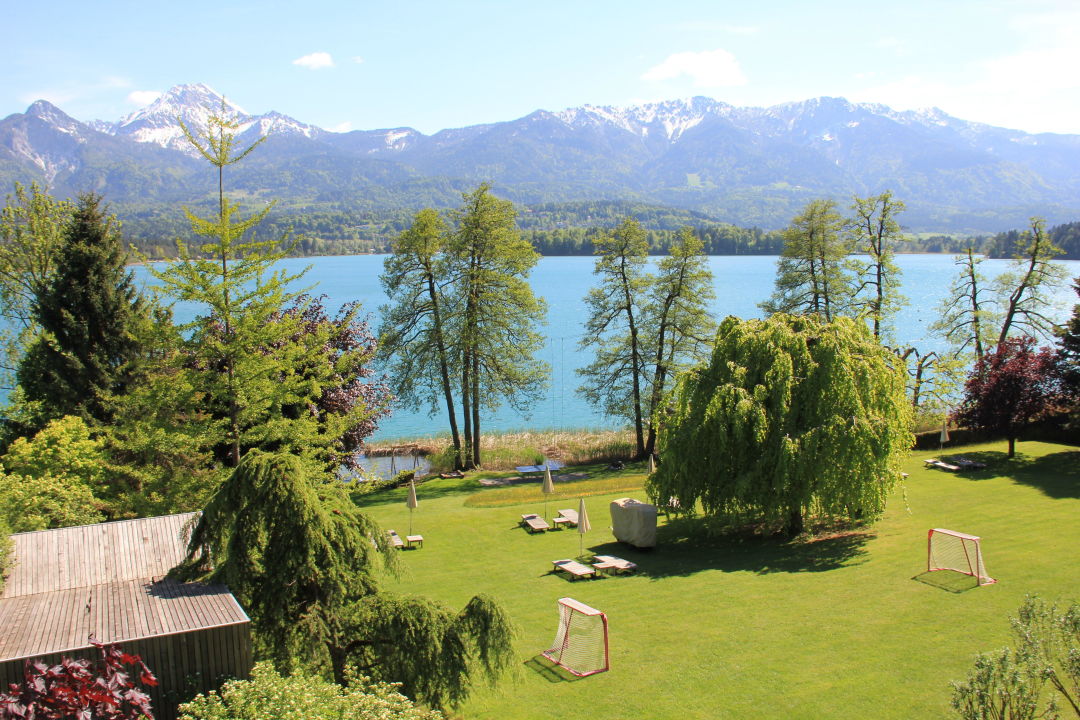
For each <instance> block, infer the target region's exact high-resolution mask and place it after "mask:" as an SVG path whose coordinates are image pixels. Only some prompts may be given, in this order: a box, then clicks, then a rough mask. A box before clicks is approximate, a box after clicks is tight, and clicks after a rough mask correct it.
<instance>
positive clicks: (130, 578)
mask: <svg viewBox="0 0 1080 720" xmlns="http://www.w3.org/2000/svg"><path fill="white" fill-rule="evenodd" d="M194 518H195V513H184V514H180V515H166V516H162V517H152V518H140V519H137V520H122V521H119V522H109V523H99V524H96V525H83V526H80V527H70V528H60V529H58V530H41V531H38V532H28V533H18V534H16V535H12V536H11V539H12V541H13V543H14V548H13V551H14V560H15V564H14V567H12V569H11V571H10V572H9V574H8V577H7V580H6V581H5V584H4V590H3V592H2V593H0V687H4V688H6V687H7V685H8V683H11V682H21V681H22V679H23V666H24V663H25V661H26V660H27V659H30V658H44V659H45V661H46V662H58V661H59V660H60V658H61V657H62V656H65V655H66V656H68V657H85V658H88V659H97V651H96V650H95V649H94V648H93V646H92V645H90V643H89V642H88V640H89V638H90V637H93V638H94V639H95V640H97V641H99V642H106V643H119V644H120V645H121V646H122V647H123V648H124V650H125V651H127V652H130V653H134V654H138V655H141V656H142V659H143V662H145V663H146V665H147V666H148V667H149V668H150V669H151V670H152V671H153V673H154V674H155V675H156V676H157V678H158V682H159V685H158V686H157V687H156V688H147V690H148V692H149V693H150V696H151V699H152V702H153V708H154V716H155V717H156V718H158V720H172V719H173V718H175V717H176V705H177V703H178V702H179V701H183V700H186V699H188V698H190V697H191V696H192V695H194V694H195V693H196V692H206V691H208V690H211V689H216V688H218V687H220V685H221V682H222V681H223V680H224V679H225V678H228V677H247V675H248V673H249V672H250V670H251V665H252V656H251V632H250V624H251V623H250V620H249V619H248V616H247V614H246V613H245V612H244V610H243V609H242V608H241V607H240V605H239V603H237V601H236V599H235V598H234V597H233V596H232V594H231V593H230V592H229V590H228V588H226V587H225V586H224V585H207V584H203V583H180V582H176V581H174V580H169V579H166V578H165V575H166V574H167V573H168V572H169V570H171V569H172V568H173V567H174V566H175V565H177V564H178V563H179V562H180V561H181V560H182V559H183V557H184V554H185V551H186V549H187V538H188V537H189V533H190V527H191V525H192V523H193V521H194Z"/></svg>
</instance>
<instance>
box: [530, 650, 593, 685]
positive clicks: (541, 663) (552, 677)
mask: <svg viewBox="0 0 1080 720" xmlns="http://www.w3.org/2000/svg"><path fill="white" fill-rule="evenodd" d="M525 667H527V668H529V669H530V670H532V671H533V672H534V673H536V674H537V675H539V676H540V677H542V678H544V679H545V680H547V681H548V682H550V683H560V682H577V681H578V680H584V679H585V678H582V677H578V676H577V675H575V674H573V673H572V672H569V671H568V670H566V668H564V667H562V666H561V665H556V664H555V663H553V662H552V661H551V660H550V659H549V658H548V657H547V656H545V655H537V656H536V657H533V658H529V659H528V660H526V661H525Z"/></svg>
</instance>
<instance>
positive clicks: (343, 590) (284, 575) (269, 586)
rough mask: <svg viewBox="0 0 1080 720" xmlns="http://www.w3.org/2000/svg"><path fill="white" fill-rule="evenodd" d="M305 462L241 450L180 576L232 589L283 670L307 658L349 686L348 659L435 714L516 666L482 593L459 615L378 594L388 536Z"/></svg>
mask: <svg viewBox="0 0 1080 720" xmlns="http://www.w3.org/2000/svg"><path fill="white" fill-rule="evenodd" d="M304 467H305V466H304V464H303V463H302V462H301V461H300V459H298V458H297V457H295V456H293V455H288V454H269V453H264V452H261V451H259V450H251V451H249V452H248V453H247V454H245V456H244V458H243V460H241V462H240V465H239V466H238V467H237V468H236V470H234V471H233V473H232V475H231V476H230V477H229V479H228V480H226V481H225V482H224V483H222V485H221V486H220V488H219V489H218V491H217V492H216V493H215V495H214V496H213V497H212V498H211V500H210V502H209V504H208V505H207V506H206V509H205V510H204V511H203V512H202V514H201V516H200V517H199V520H198V523H197V524H196V525H195V526H194V528H193V530H192V533H191V540H190V543H189V545H188V555H187V558H186V559H185V561H184V562H183V563H182V564H181V565H179V566H178V567H177V568H175V569H174V570H173V575H174V576H176V577H178V578H180V579H184V580H195V579H198V580H204V581H209V582H220V583H224V584H225V585H228V586H229V589H230V590H231V591H232V593H233V595H235V596H236V598H237V600H238V601H239V602H240V604H241V605H242V606H243V607H244V609H245V610H246V611H247V613H248V615H249V617H251V622H252V627H253V629H254V630H255V635H256V642H257V648H258V649H259V651H260V652H261V653H263V654H265V655H267V656H268V657H269V659H271V660H273V661H274V663H275V665H277V667H278V669H279V670H291V669H292V666H293V664H294V662H295V659H296V658H309V659H310V660H309V661H310V662H311V664H312V665H314V666H315V667H316V668H318V667H324V668H325V667H327V666H329V668H330V670H331V671H332V672H333V675H334V678H335V680H337V681H338V682H339V683H344V682H345V679H346V665H347V664H349V663H351V664H353V665H356V666H357V667H359V668H360V669H362V670H363V672H364V673H365V674H366V675H368V676H370V677H373V678H375V679H378V680H383V681H388V682H401V683H403V688H405V689H407V691H408V692H411V693H413V699H415V700H419V701H421V702H424V703H427V704H429V705H432V706H436V707H443V706H445V705H447V704H450V705H453V704H456V703H458V702H460V701H461V700H463V699H464V698H465V697H466V696H467V694H468V692H469V688H470V686H471V683H472V681H473V680H474V679H475V678H477V677H483V678H486V679H488V680H494V679H495V678H496V677H497V676H498V675H499V674H500V672H501V671H502V670H503V669H504V668H505V667H507V666H508V665H509V663H510V661H511V660H512V656H511V649H510V648H511V641H512V639H513V634H514V631H513V626H512V624H511V622H510V620H509V618H508V617H507V616H506V613H505V612H504V611H503V610H502V608H501V607H500V606H499V605H498V604H497V603H496V602H495V601H493V600H492V599H491V598H488V597H486V596H477V597H474V598H473V599H472V600H471V601H470V602H469V603H468V605H466V607H465V609H464V610H462V611H461V612H460V613H454V612H453V611H452V610H450V609H449V608H446V607H444V606H442V605H439V604H437V603H433V602H429V601H427V600H423V599H417V598H400V597H396V596H393V595H389V594H386V593H384V592H382V591H381V590H380V589H379V584H378V575H379V573H380V571H382V570H389V571H391V572H393V571H395V570H396V569H397V563H396V562H395V555H394V554H393V552H392V550H391V549H390V547H389V544H388V542H387V536H386V533H385V532H383V531H382V530H381V529H380V528H379V526H378V525H377V524H375V523H374V522H373V521H372V520H371V519H370V518H368V517H367V516H366V515H364V514H363V513H361V512H359V511H358V510H357V509H356V506H355V505H353V503H352V501H351V500H350V499H349V497H348V494H347V493H346V492H345V490H344V489H343V488H342V486H341V485H340V483H337V482H325V483H323V482H317V481H314V480H312V479H311V478H309V477H307V476H306V474H305V470H304Z"/></svg>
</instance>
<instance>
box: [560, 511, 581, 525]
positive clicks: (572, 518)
mask: <svg viewBox="0 0 1080 720" xmlns="http://www.w3.org/2000/svg"><path fill="white" fill-rule="evenodd" d="M559 515H561V516H562V517H564V518H566V520H567V522H569V523H570V524H571V525H573V526H574V527H577V521H578V516H577V510H560V511H559Z"/></svg>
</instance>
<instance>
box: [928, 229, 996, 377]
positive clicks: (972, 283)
mask: <svg viewBox="0 0 1080 720" xmlns="http://www.w3.org/2000/svg"><path fill="white" fill-rule="evenodd" d="M982 261H983V258H981V257H975V251H974V250H973V249H972V248H970V247H968V249H967V251H966V252H965V253H964V254H963V255H961V256H959V257H957V258H956V263H955V264H956V265H957V266H958V267H959V268H960V273H959V275H958V276H957V277H956V279H954V280H953V282H952V285H951V286H950V287H949V294H948V295H947V296H946V297H945V298H944V299H943V300H942V301H941V304H940V305H939V306H938V312H937V314H938V319H937V320H936V321H935V322H934V323H933V324H932V325H930V331H931V332H932V333H935V334H937V335H939V336H941V337H943V338H945V339H946V340H948V341H949V343H950V344H952V346H953V348H954V354H956V355H961V354H963V353H966V352H971V351H974V353H975V359H976V360H978V359H981V358H982V356H983V355H984V354H985V352H986V347H987V346H988V345H991V344H992V343H993V334H994V330H993V326H994V323H995V320H996V318H995V316H994V315H993V313H992V310H991V305H990V300H989V299H988V298H987V297H986V293H987V290H986V278H985V277H983V275H982V273H981V272H979V265H980V264H981V263H982Z"/></svg>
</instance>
